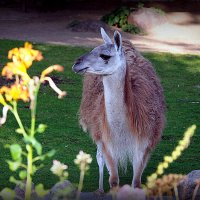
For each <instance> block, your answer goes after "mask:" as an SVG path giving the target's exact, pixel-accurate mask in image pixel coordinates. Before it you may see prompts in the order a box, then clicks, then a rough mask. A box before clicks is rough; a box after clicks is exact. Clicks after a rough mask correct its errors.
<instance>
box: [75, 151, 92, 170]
mask: <svg viewBox="0 0 200 200" xmlns="http://www.w3.org/2000/svg"><path fill="white" fill-rule="evenodd" d="M91 162H92V157H91V156H90V154H87V153H84V152H83V151H80V152H79V154H78V155H77V156H76V159H75V160H74V163H75V164H76V165H79V168H80V170H83V171H87V170H88V169H89V164H90V163H91Z"/></svg>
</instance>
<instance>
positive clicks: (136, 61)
mask: <svg viewBox="0 0 200 200" xmlns="http://www.w3.org/2000/svg"><path fill="white" fill-rule="evenodd" d="M123 49H124V52H125V56H126V61H127V71H126V79H125V104H126V106H127V110H128V113H127V115H128V116H127V117H128V119H129V125H130V128H131V130H132V132H133V134H135V135H136V138H137V139H138V142H139V141H140V140H142V138H144V137H145V138H148V140H149V145H148V148H149V149H153V148H154V147H155V145H156V144H157V143H158V141H159V140H160V137H161V133H162V130H163V128H164V124H165V117H164V110H165V103H164V97H163V89H162V87H161V85H160V81H159V79H158V78H157V76H156V73H155V71H154V69H153V67H152V65H151V63H150V62H149V61H148V60H146V59H145V58H144V57H143V56H142V55H140V53H139V52H137V51H136V50H135V48H134V47H133V45H132V44H131V43H130V42H128V41H123ZM83 85H84V86H83V94H82V101H81V106H80V124H81V125H82V126H83V127H84V128H86V129H87V130H88V132H89V133H90V135H91V137H92V138H93V140H94V141H95V142H98V141H99V140H102V141H107V140H108V139H111V138H109V127H108V124H107V119H106V114H105V103H104V93H103V83H102V77H101V76H99V75H94V74H86V75H85V77H84V83H83Z"/></svg>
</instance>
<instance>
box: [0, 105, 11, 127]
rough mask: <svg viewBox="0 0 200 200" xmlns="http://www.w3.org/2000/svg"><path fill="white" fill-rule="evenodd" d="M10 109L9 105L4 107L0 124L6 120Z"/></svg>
mask: <svg viewBox="0 0 200 200" xmlns="http://www.w3.org/2000/svg"><path fill="white" fill-rule="evenodd" d="M8 110H9V107H8V106H7V105H6V106H4V107H3V112H2V113H3V116H2V117H1V118H0V126H1V125H3V124H4V123H5V122H6V119H7V113H8Z"/></svg>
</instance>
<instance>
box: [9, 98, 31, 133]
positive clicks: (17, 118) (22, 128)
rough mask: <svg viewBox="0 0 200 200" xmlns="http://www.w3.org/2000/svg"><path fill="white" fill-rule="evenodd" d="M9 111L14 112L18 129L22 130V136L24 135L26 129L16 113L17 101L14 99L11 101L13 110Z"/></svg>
mask: <svg viewBox="0 0 200 200" xmlns="http://www.w3.org/2000/svg"><path fill="white" fill-rule="evenodd" d="M11 111H12V113H13V114H14V116H15V119H16V120H17V123H18V125H19V127H20V129H21V130H22V134H23V136H24V137H25V136H26V135H27V134H26V131H25V129H24V126H23V124H22V121H21V119H20V117H19V114H18V111H17V102H16V101H14V102H13V110H11Z"/></svg>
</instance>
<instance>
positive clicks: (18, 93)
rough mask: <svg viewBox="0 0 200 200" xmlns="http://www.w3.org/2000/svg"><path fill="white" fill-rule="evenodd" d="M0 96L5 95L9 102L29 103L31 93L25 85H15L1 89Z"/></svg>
mask: <svg viewBox="0 0 200 200" xmlns="http://www.w3.org/2000/svg"><path fill="white" fill-rule="evenodd" d="M0 94H5V97H6V100H7V101H13V100H15V101H17V100H23V101H29V91H28V88H27V87H26V86H25V85H23V84H16V83H15V84H14V85H12V86H11V87H10V88H9V87H7V86H3V87H2V88H1V89H0Z"/></svg>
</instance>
